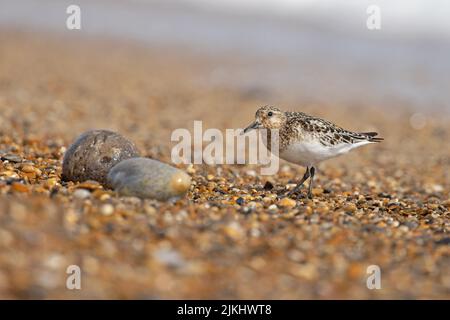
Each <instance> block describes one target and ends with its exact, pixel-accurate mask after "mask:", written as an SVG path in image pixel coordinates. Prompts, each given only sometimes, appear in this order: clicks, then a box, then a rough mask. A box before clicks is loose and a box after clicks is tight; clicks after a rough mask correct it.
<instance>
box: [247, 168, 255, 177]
mask: <svg viewBox="0 0 450 320" xmlns="http://www.w3.org/2000/svg"><path fill="white" fill-rule="evenodd" d="M245 174H246V175H248V176H250V177H256V171H255V170H247V171H246V172H245Z"/></svg>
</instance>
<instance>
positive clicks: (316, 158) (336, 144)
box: [243, 106, 383, 198]
mask: <svg viewBox="0 0 450 320" xmlns="http://www.w3.org/2000/svg"><path fill="white" fill-rule="evenodd" d="M252 129H267V130H268V134H267V136H268V138H270V132H271V131H272V130H278V137H279V141H278V144H279V146H278V147H279V150H278V156H279V157H280V158H281V159H284V160H287V161H289V162H292V163H295V164H299V165H301V166H304V167H306V171H305V174H304V175H303V178H302V179H301V180H300V182H299V183H298V184H297V186H296V187H295V188H294V189H293V190H292V191H290V192H289V193H288V195H289V196H290V195H292V194H294V193H296V192H297V191H298V190H299V189H300V187H301V186H302V185H303V183H304V182H305V181H306V180H307V179H308V178H310V182H309V188H308V197H310V198H312V186H313V179H314V174H315V172H316V169H315V167H316V166H317V164H318V163H319V162H321V161H323V160H326V159H330V158H333V157H336V156H339V155H341V154H344V153H347V152H349V151H350V150H352V149H355V148H358V147H360V146H363V145H365V144H369V143H375V142H380V141H382V140H383V138H377V137H376V136H377V135H378V133H376V132H352V131H348V130H345V129H343V128H341V127H339V126H337V125H335V124H334V123H331V122H329V121H326V120H323V119H320V118H317V117H313V116H310V115H307V114H305V113H303V112H284V111H281V110H280V109H278V108H275V107H273V106H264V107H261V108H259V109H258V111H256V114H255V121H254V122H253V123H252V124H250V125H249V126H248V127H247V128H245V129H244V131H243V132H244V133H246V132H248V131H250V130H252ZM270 145H271V144H270V143H269V142H267V144H266V146H270Z"/></svg>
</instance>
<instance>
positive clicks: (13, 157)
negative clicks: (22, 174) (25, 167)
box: [1, 154, 22, 163]
mask: <svg viewBox="0 0 450 320" xmlns="http://www.w3.org/2000/svg"><path fill="white" fill-rule="evenodd" d="M1 159H2V161H9V162H14V163H20V162H22V158H21V157H19V156H18V155H15V154H5V155H3V156H2V157H1Z"/></svg>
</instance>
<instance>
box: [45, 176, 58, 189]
mask: <svg viewBox="0 0 450 320" xmlns="http://www.w3.org/2000/svg"><path fill="white" fill-rule="evenodd" d="M57 184H58V179H56V178H49V179H47V180H45V182H44V186H46V187H47V188H52V187H54V186H56V185H57Z"/></svg>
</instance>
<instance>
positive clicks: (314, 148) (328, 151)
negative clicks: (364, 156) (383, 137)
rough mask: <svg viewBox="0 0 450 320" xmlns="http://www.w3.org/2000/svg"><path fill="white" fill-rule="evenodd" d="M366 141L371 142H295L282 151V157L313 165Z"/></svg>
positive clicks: (296, 162) (297, 162) (300, 163)
mask: <svg viewBox="0 0 450 320" xmlns="http://www.w3.org/2000/svg"><path fill="white" fill-rule="evenodd" d="M366 143H369V142H364V143H362V142H361V143H356V144H347V143H342V144H338V145H334V146H324V145H322V144H321V143H319V142H309V141H302V142H298V143H293V144H291V145H290V146H288V147H287V148H286V149H285V150H283V151H282V152H280V158H282V159H284V160H287V161H289V162H292V163H295V164H299V165H301V166H312V165H315V164H317V163H319V162H321V161H323V160H326V159H330V158H333V157H336V156H339V155H341V154H344V153H347V152H348V151H350V150H351V149H353V148H356V147H359V146H361V145H363V144H366Z"/></svg>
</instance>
